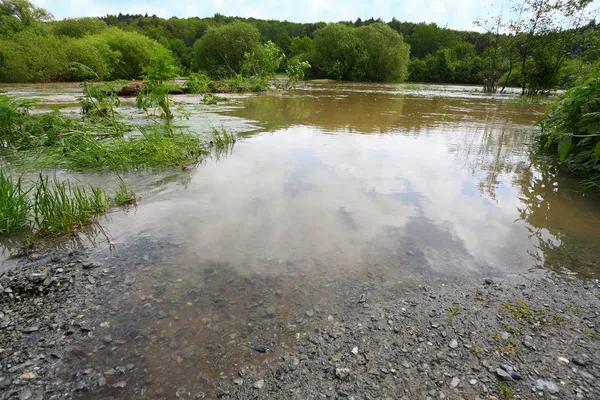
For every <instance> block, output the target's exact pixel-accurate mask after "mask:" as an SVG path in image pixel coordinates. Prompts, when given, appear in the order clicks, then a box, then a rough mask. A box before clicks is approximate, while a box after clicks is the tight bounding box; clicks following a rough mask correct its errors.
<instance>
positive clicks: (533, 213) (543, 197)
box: [515, 158, 600, 277]
mask: <svg viewBox="0 0 600 400" xmlns="http://www.w3.org/2000/svg"><path fill="white" fill-rule="evenodd" d="M515 184H516V185H517V186H518V187H519V188H520V190H521V196H520V198H519V199H520V200H521V202H522V206H521V207H519V209H518V210H519V219H520V220H522V221H524V222H525V223H526V225H527V229H528V230H529V233H530V239H532V240H534V242H537V244H536V246H535V247H536V248H537V249H538V252H537V254H534V253H532V254H531V255H532V257H534V259H535V260H536V264H537V265H538V266H540V267H543V268H547V269H554V270H560V269H563V268H568V269H570V270H572V271H576V272H578V273H580V274H581V275H583V276H588V277H590V276H598V275H599V274H600V264H599V263H598V261H599V260H600V230H599V229H598V226H600V203H599V202H598V201H597V200H594V199H590V198H587V197H584V196H582V195H581V194H580V193H577V192H576V189H575V188H576V186H575V183H574V182H573V181H572V180H570V179H569V177H567V176H564V175H562V174H561V173H560V172H559V171H558V170H557V168H556V167H555V166H552V165H550V164H548V163H547V162H546V160H543V159H537V158H532V165H531V167H530V168H527V169H525V170H523V171H522V172H521V173H520V174H519V175H518V176H517V177H516V179H515Z"/></svg>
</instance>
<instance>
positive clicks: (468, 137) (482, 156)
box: [450, 107, 533, 200]
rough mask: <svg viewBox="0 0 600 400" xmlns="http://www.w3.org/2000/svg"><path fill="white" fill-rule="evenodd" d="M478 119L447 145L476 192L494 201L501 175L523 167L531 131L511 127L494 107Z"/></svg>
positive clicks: (521, 126)
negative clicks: (468, 172) (472, 180)
mask: <svg viewBox="0 0 600 400" xmlns="http://www.w3.org/2000/svg"><path fill="white" fill-rule="evenodd" d="M481 118H482V119H481V120H480V121H481V122H480V123H478V124H473V125H471V126H467V127H465V130H464V131H463V132H462V133H463V135H462V136H461V137H460V139H459V140H458V141H455V142H454V143H450V146H451V151H454V152H455V153H456V158H457V160H458V162H459V163H461V164H462V165H465V166H466V167H467V168H468V169H469V170H470V173H471V176H473V178H474V179H475V180H476V185H477V189H478V190H479V192H480V193H481V194H487V195H488V196H489V197H490V198H492V199H494V200H496V191H497V189H498V187H499V186H500V184H501V178H502V176H510V175H511V174H513V173H519V172H520V171H521V170H522V169H523V168H526V161H527V151H526V149H527V146H528V143H529V141H530V138H531V137H532V136H531V134H532V132H533V131H532V130H531V129H528V128H527V125H524V126H523V125H520V126H519V125H515V121H513V120H511V119H510V118H507V116H505V115H503V114H502V110H499V109H498V108H497V107H493V108H492V107H490V108H489V109H488V113H487V115H482V116H481Z"/></svg>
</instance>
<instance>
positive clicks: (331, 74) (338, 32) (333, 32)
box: [308, 23, 410, 82]
mask: <svg viewBox="0 0 600 400" xmlns="http://www.w3.org/2000/svg"><path fill="white" fill-rule="evenodd" d="M409 52H410V50H409V46H408V45H407V44H406V43H404V40H403V38H402V35H400V34H399V33H398V32H396V31H394V30H393V29H391V28H390V27H389V26H387V25H385V24H381V23H375V24H372V25H368V26H363V27H360V28H354V27H353V26H349V25H346V24H344V23H336V24H328V25H327V26H325V27H324V28H321V29H319V30H317V31H316V32H315V33H314V49H313V50H312V52H311V53H310V54H309V55H308V61H309V62H310V64H311V65H312V76H314V77H315V78H329V79H337V80H349V81H363V80H368V81H376V82H401V81H403V80H405V79H406V77H407V76H408V63H409Z"/></svg>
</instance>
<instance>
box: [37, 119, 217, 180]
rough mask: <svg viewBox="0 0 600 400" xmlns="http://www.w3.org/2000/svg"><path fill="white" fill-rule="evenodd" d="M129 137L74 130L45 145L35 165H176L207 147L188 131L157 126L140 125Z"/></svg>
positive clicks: (193, 159)
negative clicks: (101, 136) (106, 136)
mask: <svg viewBox="0 0 600 400" xmlns="http://www.w3.org/2000/svg"><path fill="white" fill-rule="evenodd" d="M141 132H142V133H141V135H140V136H136V137H130V138H114V139H107V140H102V139H97V138H96V137H94V136H93V135H89V134H86V133H83V132H78V133H75V134H72V135H70V136H69V137H67V138H65V139H64V140H63V141H62V143H61V144H60V145H57V146H52V147H48V148H45V149H44V151H43V153H42V157H37V160H36V161H37V164H38V165H37V166H43V165H52V166H56V167H63V168H67V169H72V170H86V169H96V170H98V169H100V170H113V171H123V170H128V169H133V168H142V167H177V166H180V165H183V164H185V163H188V162H197V160H199V159H200V158H202V156H203V155H204V154H206V152H207V150H206V147H205V144H204V143H203V142H202V140H201V139H200V138H199V137H197V136H196V135H194V134H190V133H183V132H181V133H170V132H168V131H167V130H166V129H163V128H159V127H152V128H144V129H142V130H141Z"/></svg>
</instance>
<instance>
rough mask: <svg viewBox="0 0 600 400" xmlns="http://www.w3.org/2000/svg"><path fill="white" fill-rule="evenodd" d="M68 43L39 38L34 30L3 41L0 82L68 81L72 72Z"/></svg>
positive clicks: (0, 52)
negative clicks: (68, 75) (68, 76)
mask: <svg viewBox="0 0 600 400" xmlns="http://www.w3.org/2000/svg"><path fill="white" fill-rule="evenodd" d="M65 43H66V42H63V41H61V40H60V39H59V38H57V37H55V36H53V35H40V34H38V33H37V32H35V31H34V30H32V29H25V30H22V31H20V32H18V33H16V34H14V35H12V36H11V37H10V38H7V39H0V81H2V82H56V81H62V80H65V79H66V77H67V73H68V72H67V71H68V69H69V60H68V57H67V51H66V46H65Z"/></svg>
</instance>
